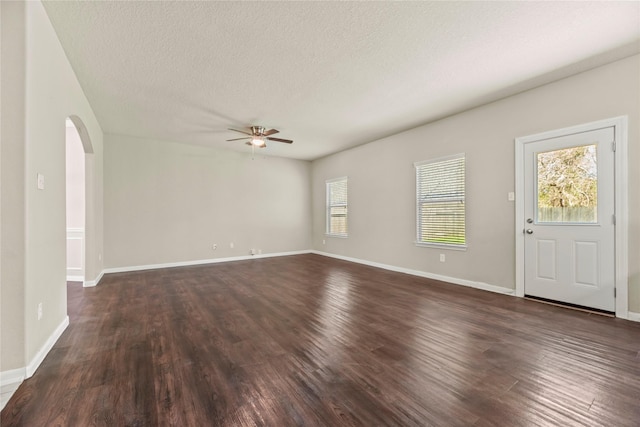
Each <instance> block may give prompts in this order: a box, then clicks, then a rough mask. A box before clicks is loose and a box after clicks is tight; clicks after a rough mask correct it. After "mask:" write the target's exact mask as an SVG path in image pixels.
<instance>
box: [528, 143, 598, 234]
mask: <svg viewBox="0 0 640 427" xmlns="http://www.w3.org/2000/svg"><path fill="white" fill-rule="evenodd" d="M537 157H538V198H537V201H538V222H542V223H567V222H568V223H587V224H592V223H596V222H597V221H598V217H597V214H598V167H597V159H596V145H595V144H593V145H583V146H580V147H572V148H565V149H562V150H556V151H548V152H546V153H538V156H537Z"/></svg>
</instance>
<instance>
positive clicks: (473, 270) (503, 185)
mask: <svg viewBox="0 0 640 427" xmlns="http://www.w3.org/2000/svg"><path fill="white" fill-rule="evenodd" d="M639 93H640V56H638V55H636V56H634V57H631V58H627V59H624V60H621V61H618V62H614V63H612V64H609V65H606V66H603V67H600V68H596V69H593V70H590V71H588V72H585V73H581V74H578V75H575V76H572V77H569V78H566V79H563V80H560V81H557V82H554V83H551V84H547V85H544V86H541V87H539V88H536V89H533V90H530V91H527V92H524V93H521V94H519V95H516V96H512V97H509V98H506V99H503V100H500V101H498V102H494V103H491V104H488V105H485V106H482V107H478V108H475V109H472V110H469V111H466V112H464V113H461V114H457V115H454V116H451V117H449V118H446V119H443V120H440V121H437V122H434V123H431V124H427V125H424V126H421V127H418V128H415V129H413V130H410V131H407V132H403V133H401V134H398V135H393V136H390V137H388V138H385V139H382V140H379V141H375V142H372V143H369V144H366V145H363V146H360V147H356V148H354V149H350V150H347V151H344V152H341V153H337V154H335V155H331V156H328V157H326V158H323V159H319V160H316V161H314V162H313V163H312V186H313V248H314V249H316V250H319V251H324V252H329V253H332V254H337V255H342V256H347V257H353V258H359V259H362V260H366V261H372V262H378V263H383V264H388V265H392V266H396V267H401V268H407V269H413V270H418V271H423V272H428V273H432V274H438V275H443V276H448V277H452V278H456V279H462V280H470V281H474V282H481V283H486V284H489V285H495V286H500V287H504V288H510V289H515V256H514V251H515V246H514V245H515V236H514V215H515V204H514V202H509V201H507V193H508V192H510V191H514V190H515V181H514V180H515V178H514V174H515V163H514V162H515V161H514V156H515V143H514V139H515V138H516V137H519V136H526V135H531V134H535V133H539V132H543V131H548V130H553V129H558V128H563V127H567V126H572V125H577V124H581V123H587V122H591V121H595V120H600V119H605V118H610V117H616V116H621V115H628V116H629V165H630V167H629V218H630V224H629V260H630V262H629V267H630V285H629V309H630V310H631V311H634V312H640V264H639V263H638V262H636V261H637V260H638V259H639V258H640V192H639V191H638V190H639V188H638V184H639V183H640V172H639V169H638V168H637V167H635V165H636V164H638V163H639V162H640V141H639V131H638V127H639V124H640V105H639V104H640V99H639V96H638V94H639ZM462 152H464V153H466V162H467V240H468V249H467V250H466V251H453V250H443V249H435V248H424V247H416V246H415V245H414V243H413V242H414V241H415V233H416V231H415V172H414V167H413V163H414V162H416V161H421V160H427V159H433V158H437V157H440V156H446V155H451V154H456V153H462ZM340 176H348V177H349V237H348V238H347V239H339V238H331V237H326V236H325V235H324V227H325V212H324V209H325V187H324V185H325V180H327V179H330V178H335V177H340ZM323 239H324V240H325V241H326V243H325V244H323V243H322V241H323ZM440 253H445V254H446V262H445V263H440V262H439V259H438V258H439V254H440Z"/></svg>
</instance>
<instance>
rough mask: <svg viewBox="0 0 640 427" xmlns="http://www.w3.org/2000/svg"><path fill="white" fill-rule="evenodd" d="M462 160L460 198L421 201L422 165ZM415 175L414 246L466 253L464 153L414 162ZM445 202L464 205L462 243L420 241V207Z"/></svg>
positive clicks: (465, 163)
mask: <svg viewBox="0 0 640 427" xmlns="http://www.w3.org/2000/svg"><path fill="white" fill-rule="evenodd" d="M456 159H462V167H463V170H462V175H463V192H462V196H461V197H460V196H452V197H442V198H438V199H435V200H432V201H430V202H428V201H425V200H421V198H422V199H424V198H423V197H422V194H421V193H420V183H421V181H420V175H421V174H420V168H421V167H422V166H424V165H431V164H434V163H441V162H446V161H450V160H456ZM413 165H414V167H415V174H416V177H415V179H416V199H415V200H416V240H415V242H414V243H415V245H416V246H419V247H428V248H441V249H451V250H458V251H466V250H467V246H468V236H467V201H466V199H467V159H466V153H458V154H453V155H450V156H443V157H438V158H435V159H429V160H423V161H420V162H415V163H414V164H413ZM447 201H462V203H463V204H464V222H463V227H464V243H437V242H427V241H423V240H421V237H420V236H421V234H422V215H421V209H420V208H421V207H422V205H423V204H424V203H441V202H447Z"/></svg>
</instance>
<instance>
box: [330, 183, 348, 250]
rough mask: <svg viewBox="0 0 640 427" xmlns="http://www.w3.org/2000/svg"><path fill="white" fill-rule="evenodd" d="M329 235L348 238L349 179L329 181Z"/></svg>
mask: <svg viewBox="0 0 640 427" xmlns="http://www.w3.org/2000/svg"><path fill="white" fill-rule="evenodd" d="M327 234H328V235H330V236H342V237H346V236H347V177H343V178H336V179H331V180H329V181H327Z"/></svg>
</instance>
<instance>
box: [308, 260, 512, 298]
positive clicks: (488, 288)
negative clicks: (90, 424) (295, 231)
mask: <svg viewBox="0 0 640 427" xmlns="http://www.w3.org/2000/svg"><path fill="white" fill-rule="evenodd" d="M311 253H313V254H316V255H322V256H326V257H330V258H337V259H341V260H344V261H350V262H355V263H358V264H364V265H368V266H371V267H378V268H382V269H385V270H390V271H396V272H398V273H406V274H411V275H412V276H419V277H425V278H427V279H433V280H439V281H442V282H447V283H453V284H454V285H462V286H468V287H470V288H475V289H482V290H483V291H490V292H496V293H499V294H505V295H515V289H509V288H504V287H502V286H496V285H490V284H488V283H483V282H474V281H472V280H466V279H459V278H456V277H449V276H442V275H440V274H433V273H428V272H426V271H420V270H412V269H409V268H404V267H396V266H394V265H388V264H381V263H379V262H373V261H367V260H363V259H359V258H351V257H347V256H342V255H336V254H331V253H328V252H321V251H315V250H313V251H311Z"/></svg>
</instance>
